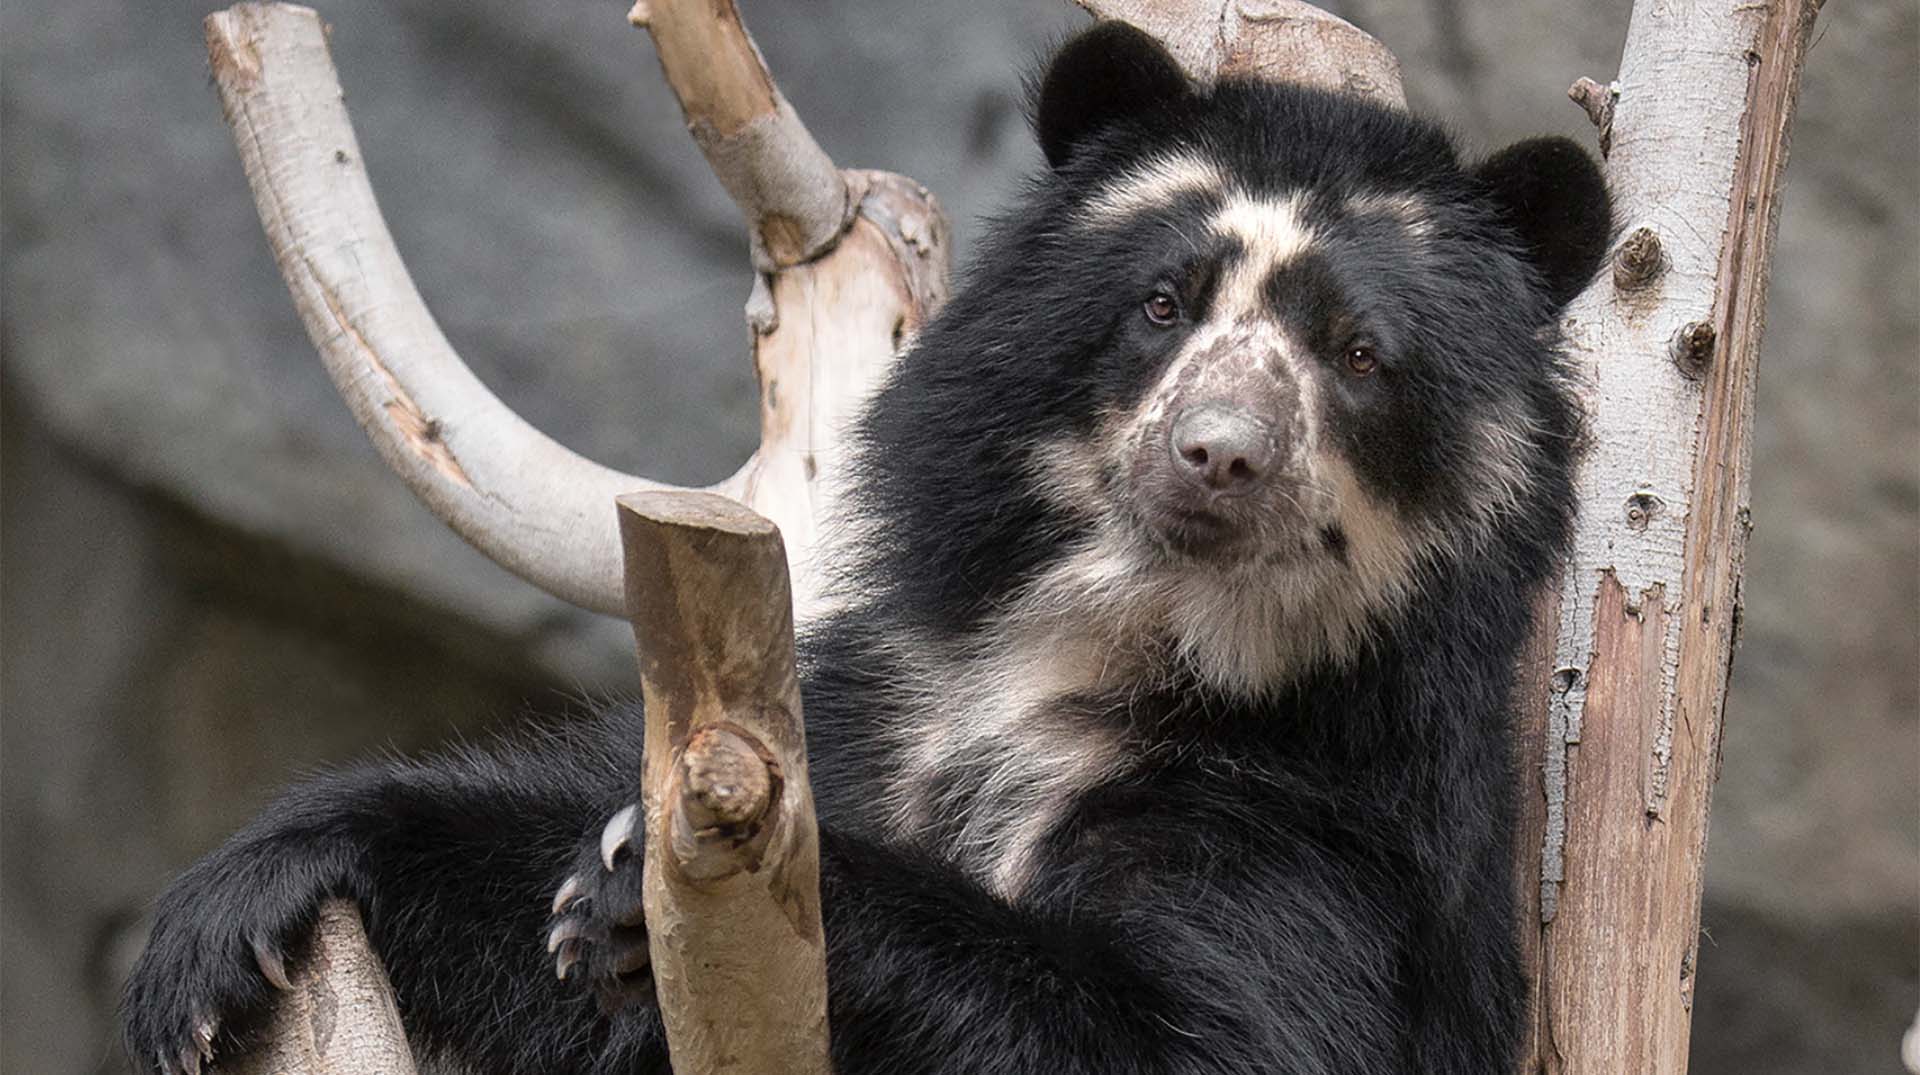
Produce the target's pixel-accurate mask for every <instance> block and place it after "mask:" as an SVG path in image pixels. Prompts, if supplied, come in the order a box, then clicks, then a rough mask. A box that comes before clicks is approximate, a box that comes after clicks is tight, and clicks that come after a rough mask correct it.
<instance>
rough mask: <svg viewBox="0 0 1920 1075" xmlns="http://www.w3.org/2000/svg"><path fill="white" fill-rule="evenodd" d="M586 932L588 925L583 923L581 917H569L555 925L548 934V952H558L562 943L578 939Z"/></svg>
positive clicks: (549, 953) (550, 953)
mask: <svg viewBox="0 0 1920 1075" xmlns="http://www.w3.org/2000/svg"><path fill="white" fill-rule="evenodd" d="M586 932H587V927H586V926H585V925H584V924H583V923H581V921H580V920H579V919H577V918H568V919H564V920H562V921H561V922H560V924H559V925H557V926H555V927H553V929H552V930H551V931H550V932H548V934H547V954H548V955H552V954H553V953H555V952H558V951H559V950H560V946H561V945H562V944H565V943H566V942H568V941H571V940H576V939H578V938H579V937H581V936H582V935H583V934H585V933H586Z"/></svg>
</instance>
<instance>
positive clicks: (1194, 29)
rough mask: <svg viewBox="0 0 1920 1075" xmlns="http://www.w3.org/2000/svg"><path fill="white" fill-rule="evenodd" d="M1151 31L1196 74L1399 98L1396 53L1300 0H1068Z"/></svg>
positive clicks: (1402, 99) (1391, 100) (1397, 101)
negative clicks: (1246, 77) (1256, 78)
mask: <svg viewBox="0 0 1920 1075" xmlns="http://www.w3.org/2000/svg"><path fill="white" fill-rule="evenodd" d="M1075 2H1076V3H1078V4H1079V5H1080V6H1081V7H1083V8H1086V9H1087V10H1088V11H1091V12H1093V13H1094V14H1095V15H1097V16H1099V17H1100V18H1103V19H1119V20H1121V21H1123V22H1129V23H1132V24H1133V25H1135V26H1137V27H1139V28H1140V29H1142V30H1145V31H1147V32H1148V33H1150V34H1152V35H1153V36H1154V37H1156V38H1158V39H1159V40H1160V42H1161V44H1163V45H1165V46H1166V47H1167V51H1168V52H1171V53H1172V54H1173V56H1174V58H1175V59H1177V60H1179V61H1180V65H1181V66H1182V67H1184V68H1186V71H1187V74H1188V75H1190V76H1192V77H1193V78H1194V79H1196V80H1198V81H1201V82H1212V81H1214V80H1215V79H1217V78H1220V77H1222V76H1226V75H1235V74H1247V75H1258V76H1260V77H1262V78H1270V79H1279V80H1282V81H1287V82H1304V83H1306V84H1308V85H1313V86H1322V87H1325V88H1327V89H1336V90H1344V91H1346V92H1348V93H1356V94H1359V95H1360V96H1363V97H1371V98H1373V99H1375V100H1378V101H1382V102H1385V103H1387V104H1390V105H1394V106H1396V107H1399V108H1405V107H1406V106H1407V95H1406V92H1405V91H1404V90H1403V89H1402V88H1401V86H1400V61H1399V60H1397V59H1395V58H1394V55H1393V53H1391V52H1389V51H1387V47H1386V46H1385V45H1383V44H1381V43H1380V42H1379V41H1378V40H1377V39H1376V38H1374V37H1373V36H1372V35H1370V34H1368V33H1366V32H1365V31H1363V30H1361V29H1360V28H1358V27H1356V26H1354V25H1353V24H1352V23H1349V22H1346V21H1344V20H1342V19H1339V18H1336V17H1334V16H1333V15H1330V14H1328V13H1327V12H1325V11H1322V10H1320V9H1319V8H1317V7H1314V6H1313V5H1312V4H1307V3H1302V2H1301V0H1075Z"/></svg>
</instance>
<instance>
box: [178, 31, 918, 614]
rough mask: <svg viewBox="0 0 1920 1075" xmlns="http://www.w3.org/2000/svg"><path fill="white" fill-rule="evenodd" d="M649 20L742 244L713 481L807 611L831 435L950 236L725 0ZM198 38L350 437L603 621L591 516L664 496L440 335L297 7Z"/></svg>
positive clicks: (525, 574)
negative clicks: (774, 66)
mask: <svg viewBox="0 0 1920 1075" xmlns="http://www.w3.org/2000/svg"><path fill="white" fill-rule="evenodd" d="M647 22H648V26H649V28H650V30H651V31H652V32H653V33H654V35H655V38H656V41H658V42H659V44H660V58H661V62H662V65H663V67H664V69H665V70H666V73H667V76H668V81H669V83H670V84H671V85H672V86H673V88H674V90H675V92H676V94H677V95H678V96H679V98H680V100H681V103H682V106H683V107H684V108H685V109H686V110H687V115H688V120H689V124H690V126H691V128H692V130H693V134H694V136H695V138H696V140H697V141H699V142H700V144H701V147H702V149H703V150H704V151H705V152H706V154H707V158H708V160H709V162H711V163H712V164H713V166H714V168H715V171H716V174H718V175H719V177H720V178H721V180H722V182H723V184H724V185H725V186H726V187H727V189H728V191H729V193H731V194H732V195H733V196H734V197H735V199H736V200H737V201H738V202H739V204H740V205H741V208H742V211H743V212H745V213H746V215H747V219H748V222H749V225H750V229H749V230H750V232H751V233H752V235H753V237H754V240H753V244H752V245H753V251H754V260H755V263H756V268H755V271H754V275H753V277H752V279H753V280H754V285H753V287H752V294H753V296H754V298H753V300H752V301H751V302H750V303H749V309H748V319H749V323H750V325H751V326H752V329H753V333H754V336H753V339H754V351H755V356H754V358H755V363H756V366H757V368H758V369H759V371H760V375H761V376H760V381H761V387H762V391H763V396H762V401H761V408H762V416H763V420H762V429H763V431H764V432H765V433H766V439H765V440H763V443H762V446H761V448H760V450H759V451H757V452H756V453H755V455H754V456H753V457H752V458H750V459H748V460H747V461H746V462H745V463H744V464H743V465H742V466H741V467H740V469H739V470H738V471H736V472H735V473H734V474H733V475H732V476H731V477H729V478H727V479H725V480H724V481H722V482H719V483H718V484H716V485H715V486H713V487H712V488H714V489H716V490H719V491H721V492H724V493H727V494H728V495H731V496H735V497H737V498H740V499H742V500H743V501H744V502H745V503H747V504H748V505H749V506H752V507H754V508H755V509H757V510H759V511H762V512H764V513H765V514H767V515H768V516H770V517H771V518H773V519H774V520H776V521H777V522H778V523H779V524H780V525H781V526H782V527H783V529H784V530H785V532H786V534H787V539H788V548H789V552H790V554H791V555H792V557H793V561H794V563H793V569H794V578H795V581H796V584H797V586H796V589H797V591H798V593H799V594H800V596H801V598H802V601H803V604H805V603H809V602H810V601H811V598H812V596H813V595H814V594H815V593H816V590H817V587H816V584H815V579H814V576H813V574H812V572H811V569H810V565H811V564H812V562H813V560H812V558H811V557H810V555H809V553H810V552H811V550H812V547H813V544H814V542H815V540H816V539H817V536H818V535H819V533H820V527H819V526H818V522H819V520H820V519H822V518H823V517H825V516H826V515H827V514H828V513H829V510H830V507H831V504H832V501H833V500H834V498H835V495H836V489H837V486H836V485H835V483H834V480H833V479H834V475H833V474H832V472H831V465H832V463H833V462H834V461H835V460H837V459H838V454H837V451H836V446H837V443H838V440H839V438H840V431H841V429H843V428H844V426H845V424H846V423H847V422H848V421H849V420H850V416H851V415H852V414H854V413H855V412H856V411H857V410H858V408H859V405H860V404H861V402H862V401H863V400H864V399H865V394H866V393H867V392H868V391H869V390H870V389H871V388H872V386H873V385H874V384H876V383H877V382H878V380H879V379H880V377H882V376H883V375H884V373H885V371H886V369H887V368H888V366H889V365H890V364H891V362H892V359H893V357H894V356H895V355H896V354H897V352H898V349H899V347H900V345H901V344H902V343H904V342H905V341H906V340H907V339H909V338H910V336H911V333H912V331H913V329H914V328H916V327H917V326H919V325H920V324H923V323H924V322H925V321H926V319H927V318H928V317H930V316H931V315H932V313H933V311H934V310H935V309H936V308H937V306H938V304H939V303H940V302H941V301H942V300H943V299H944V297H945V294H946V279H947V269H948V235H949V230H948V228H947V224H946V220H945V217H944V216H943V214H942V213H941V210H940V207H939V205H938V203H937V202H936V201H935V200H934V198H933V196H932V195H931V194H930V193H928V192H927V191H926V190H925V189H924V188H922V187H920V185H919V184H917V183H914V182H913V181H911V180H908V179H904V178H901V177H898V176H889V175H885V174H883V173H875V172H848V173H845V174H844V175H843V174H842V173H840V172H839V171H837V170H836V169H835V168H834V167H833V165H832V162H831V161H829V160H828V159H827V158H826V156H825V155H824V154H823V153H822V152H821V151H820V149H819V147H818V146H817V145H815V144H814V143H813V140H812V138H811V136H809V135H808V134H807V133H806V129H805V127H804V126H802V125H801V124H800V122H799V120H798V118H797V117H795V116H793V115H792V110H791V109H790V108H788V107H787V105H786V103H785V101H784V100H782V99H781V98H780V96H779V93H778V91H777V89H774V88H773V84H772V81H771V77H770V76H769V75H768V74H767V73H766V70H765V68H764V65H762V64H761V62H760V58H759V53H758V52H757V51H756V50H755V49H754V48H753V45H752V42H751V40H750V39H748V38H747V36H746V32H745V30H744V28H742V27H740V26H739V22H738V15H737V13H736V12H734V10H733V8H732V5H731V4H720V5H701V4H686V3H679V2H668V3H657V4H655V5H654V10H653V11H652V12H651V13H650V16H649V18H648V20H647ZM206 39H207V50H208V56H209V58H210V60H211V64H212V70H213V76H214V82H215V84H216V86H217V87H218V89H219V92H220V98H221V103H222V106H223V109H224V112H225V115H226V119H227V123H228V125H229V126H230V127H231V128H232V129H233V135H234V144H235V146H236V147H237V149H238V150H239V154H240V159H241V165H242V167H243V169H244V170H245V173H246V176H247V180H248V183H249V185H250V186H251V187H252V190H253V195H254V201H255V204H256V207H257V208H258V210H259V214H260V219H261V223H262V225H263V227H264V228H265V230H266V234H267V239H268V242H269V244H270V245H271V247H272V249H273V252H274V258H275V260H276V262H277V263H278V264H279V266H280V270H281V274H282V276H283V277H284V278H285V279H286V283H287V288H288V290H289V292H290V293H291V294H292V296H293V300H294V305H295V307H296V308H297V310H298V311H299V313H300V317H301V320H302V322H303V323H304V324H305V325H306V328H307V334H308V336H309V337H310V338H311V339H312V340H313V343H314V346H315V348H316V349H317V350H318V351H319V353H320V358H321V361H322V363H323V364H324V365H325V366H326V369H327V373H328V375H329V376H330V377H331V378H332V380H333V382H334V385H335V387H337V388H338V389H339V391H340V395H341V398H342V399H344V400H345V401H346V403H347V406H348V408H349V409H350V410H351V411H352V412H353V415H354V417H355V419H356V420H358V421H359V423H360V426H361V428H362V429H364V430H365V431H366V433H367V436H368V439H370V440H371V441H372V442H373V444H374V447H375V448H377V449H378V450H379V451H380V454H381V457H382V458H383V459H385V460H386V462H387V464H388V466H390V467H392V468H393V470H394V472H395V473H396V474H398V475H400V477H401V478H402V479H403V480H405V481H406V483H407V485H408V487H409V488H411V489H412V490H413V492H414V494H415V495H416V496H418V497H419V498H420V501H421V503H423V504H425V505H426V506H427V508H428V509H429V510H431V511H432V512H433V513H434V514H435V515H436V516H438V517H439V518H440V519H442V520H443V521H445V522H446V523H447V524H448V525H449V526H451V527H452V528H453V529H454V530H455V531H457V532H458V533H459V534H460V535H461V536H462V537H464V538H466V539H467V540H468V541H469V542H470V543H472V544H473V546H474V547H475V548H477V549H479V550H480V551H481V552H483V553H485V554H486V555H487V556H489V557H490V558H492V559H493V560H494V561H495V562H496V563H498V564H500V566H502V567H504V568H506V569H507V570H509V571H512V572H513V573H514V574H517V575H519V576H520V577H522V578H524V579H526V580H527V581H529V582H532V583H533V584H534V585H536V586H539V587H540V588H541V589H543V590H546V591H547V592H549V593H552V594H554V595H556V596H558V597H561V598H563V599H565V600H567V601H571V602H573V603H574V604H576V605H579V606H581V607H583V608H587V609H592V610H594V611H597V612H604V613H607V614H608V615H620V614H621V613H622V611H623V588H622V583H621V575H620V571H621V555H620V548H619V541H618V535H617V533H616V530H615V528H614V525H613V522H612V520H611V518H610V517H609V516H608V513H607V507H606V506H607V504H609V503H610V502H611V501H612V500H613V498H614V497H616V496H619V495H620V494H622V493H628V492H633V491H636V490H642V489H657V488H668V486H666V485H664V484H663V483H659V482H654V481H650V480H648V479H646V478H643V477H639V476H636V475H631V474H624V473H621V472H619V471H615V470H611V469H609V468H606V467H603V466H600V465H599V464H597V463H594V462H592V461H591V460H588V459H585V458H582V457H581V456H579V455H576V454H574V453H573V452H571V451H569V450H568V449H566V448H564V447H562V446H561V445H560V444H558V443H557V442H555V441H553V440H552V439H551V438H549V437H547V436H545V435H544V434H542V433H541V432H540V431H539V430H537V429H534V428H533V427H532V426H530V425H528V424H527V423H526V422H525V421H524V420H522V419H521V418H520V417H519V416H518V415H516V414H514V413H513V412H512V411H511V410H509V409H508V408H507V407H506V405H505V404H503V403H502V402H501V401H500V400H499V399H498V398H497V397H496V396H494V395H493V393H492V392H490V391H489V390H488V389H487V388H486V386H484V385H483V384H481V383H480V381H479V379H478V378H476V377H474V375H473V373H472V372H471V371H470V370H469V369H468V368H467V366H466V364H465V363H464V362H463V361H462V360H461V358H460V356H459V355H458V353H456V352H455V351H454V349H453V347H452V345H451V344H449V343H448V342H447V339H446V337H445V336H444V335H442V333H441V332H440V329H439V326H438V325H437V324H435V323H434V320H433V316H432V314H431V313H430V312H429V311H428V310H427V308H426V305H425V303H424V301H423V300H422V299H421V297H420V294H419V292H418V291H417V290H416V289H415V287H414V285H413V281H412V278H411V277H410V276H409V275H408V273H407V268H406V265H405V263H404V262H402V260H401V258H400V255H399V252H398V251H397V250H396V249H395V248H394V245H393V238H392V235H391V234H390V233H389V232H388V230H387V227H386V223H385V221H384V219H383V218H382V217H381V214H380V208H379V205H378V203H377V202H376V201H375V199H374V194H373V189H372V187H371V185H370V184H369V183H368V180H367V170H366V167H365V164H364V162H363V161H362V160H361V157H360V147H359V144H358V142H357V141H356V139H355V137H354V133H353V126H352V123H351V122H350V120H349V118H348V116H347V111H346V107H345V104H344V93H343V91H342V89H341V87H340V83H339V78H338V76H337V74H336V73H335V71H334V69H333V63H332V60H331V58H330V57H329V55H328V51H327V34H326V30H325V28H323V26H322V24H321V22H320V20H319V17H318V16H317V15H316V14H315V13H314V12H313V11H312V10H311V9H309V8H305V7H299V6H296V5H292V4H255V3H243V4H238V5H235V6H234V7H232V8H229V9H227V10H225V11H221V12H216V13H214V14H213V15H210V16H208V18H207V20H206ZM702 48H711V49H713V50H715V52H714V62H713V63H711V64H709V63H706V62H704V61H703V60H702V58H701V55H700V54H699V53H697V52H695V51H694V50H697V49H702ZM823 192H824V193H823ZM856 221H857V222H858V225H859V226H857V227H856V226H855V223H856ZM843 240H844V241H843ZM534 313H537V311H529V316H531V315H533V314H534ZM782 325H785V326H787V327H786V329H785V330H784V333H782V330H781V326H782ZM726 350H727V349H726V348H725V347H723V346H716V347H715V353H716V355H718V354H722V353H725V352H726ZM713 357H715V356H710V355H695V356H688V358H689V360H692V361H700V360H708V359H711V358H713ZM776 388H779V389H783V391H776V390H775V389H776ZM635 435H636V436H645V435H646V431H645V430H636V431H635Z"/></svg>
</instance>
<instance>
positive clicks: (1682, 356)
mask: <svg viewBox="0 0 1920 1075" xmlns="http://www.w3.org/2000/svg"><path fill="white" fill-rule="evenodd" d="M1718 340H1719V334H1718V333H1716V332H1715V331H1714V329H1713V326H1712V325H1710V324H1708V323H1707V322H1705V321H1690V322H1688V323H1687V324H1686V325H1683V326H1681V329H1680V331H1679V332H1678V333H1676V334H1675V335H1674V337H1673V364H1674V365H1675V366H1678V367H1679V368H1680V372H1681V373H1684V374H1686V375H1687V376H1688V377H1701V376H1704V375H1705V374H1706V372H1707V367H1708V366H1710V365H1712V364H1713V350H1714V345H1715V344H1716V343H1717V342H1718Z"/></svg>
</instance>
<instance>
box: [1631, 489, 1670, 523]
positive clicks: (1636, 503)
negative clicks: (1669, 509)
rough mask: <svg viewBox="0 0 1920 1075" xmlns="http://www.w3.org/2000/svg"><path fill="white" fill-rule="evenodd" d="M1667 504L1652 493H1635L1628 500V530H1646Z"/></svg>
mask: <svg viewBox="0 0 1920 1075" xmlns="http://www.w3.org/2000/svg"><path fill="white" fill-rule="evenodd" d="M1664 507H1666V502H1665V501H1663V500H1661V499H1660V498H1659V497H1657V496H1654V495H1653V494H1652V493H1635V494H1633V495H1632V496H1630V497H1628V498H1627V529H1629V530H1645V529H1646V528H1647V527H1648V525H1650V524H1651V523H1652V522H1653V517H1654V516H1656V515H1658V514H1660V509H1661V508H1664Z"/></svg>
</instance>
